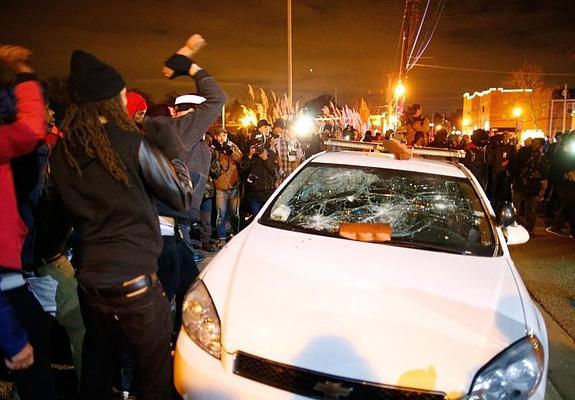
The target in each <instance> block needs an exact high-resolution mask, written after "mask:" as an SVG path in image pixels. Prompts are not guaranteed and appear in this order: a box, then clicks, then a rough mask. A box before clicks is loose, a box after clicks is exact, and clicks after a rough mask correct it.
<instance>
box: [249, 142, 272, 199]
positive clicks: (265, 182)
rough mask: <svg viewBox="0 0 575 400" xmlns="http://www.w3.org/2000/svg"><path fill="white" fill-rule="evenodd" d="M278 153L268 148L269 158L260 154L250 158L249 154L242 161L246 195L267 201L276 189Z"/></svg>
mask: <svg viewBox="0 0 575 400" xmlns="http://www.w3.org/2000/svg"><path fill="white" fill-rule="evenodd" d="M278 168H279V167H278V164H277V155H276V154H275V153H274V152H273V151H271V150H268V158H267V160H262V159H261V158H260V157H259V156H258V155H254V156H252V158H251V159H250V158H249V157H248V156H247V155H245V156H244V157H243V158H242V161H241V162H240V169H241V171H242V176H243V177H244V179H245V180H244V182H245V186H244V187H245V196H246V197H247V198H255V199H258V200H261V201H265V200H267V199H268V197H269V196H270V195H271V194H272V193H273V191H274V190H275V183H276V180H277V171H278Z"/></svg>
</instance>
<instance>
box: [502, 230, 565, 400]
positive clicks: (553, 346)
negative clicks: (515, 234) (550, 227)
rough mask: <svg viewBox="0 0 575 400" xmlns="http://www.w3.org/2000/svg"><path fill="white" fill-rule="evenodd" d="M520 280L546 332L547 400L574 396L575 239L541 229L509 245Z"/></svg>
mask: <svg viewBox="0 0 575 400" xmlns="http://www.w3.org/2000/svg"><path fill="white" fill-rule="evenodd" d="M510 252H511V256H512V258H513V261H514V263H515V266H516V267H517V269H518V270H519V273H520V274H521V277H522V279H523V282H524V283H525V285H526V286H527V289H528V290H529V292H530V293H531V296H532V298H533V299H534V300H535V301H536V303H537V305H538V306H539V309H540V310H541V311H542V313H543V316H544V318H545V323H546V325H547V331H548V333H549V347H550V350H549V352H550V360H549V383H548V386H547V396H546V399H547V400H558V399H563V400H575V304H574V301H575V240H574V239H569V238H568V237H567V236H564V237H560V236H555V235H552V234H550V233H547V232H545V230H544V227H543V225H542V223H540V224H539V225H538V226H537V228H536V229H535V234H534V235H533V236H532V237H531V239H530V240H529V242H527V243H526V244H523V245H517V246H510Z"/></svg>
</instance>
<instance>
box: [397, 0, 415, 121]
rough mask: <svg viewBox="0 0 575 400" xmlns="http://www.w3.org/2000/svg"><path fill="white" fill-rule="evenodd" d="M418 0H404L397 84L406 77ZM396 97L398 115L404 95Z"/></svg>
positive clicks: (403, 81) (403, 82) (400, 111)
mask: <svg viewBox="0 0 575 400" xmlns="http://www.w3.org/2000/svg"><path fill="white" fill-rule="evenodd" d="M419 2H420V0H405V7H404V9H403V23H402V27H401V56H400V63H399V72H398V73H399V75H398V82H397V85H399V84H405V81H406V79H407V65H408V64H409V61H410V60H409V53H410V49H411V48H412V46H413V45H414V43H413V41H414V35H413V28H414V27H415V26H417V20H418V12H417V6H418V4H419ZM396 97H397V98H396V114H397V115H398V116H399V114H401V113H402V111H403V108H404V102H405V96H397V95H396Z"/></svg>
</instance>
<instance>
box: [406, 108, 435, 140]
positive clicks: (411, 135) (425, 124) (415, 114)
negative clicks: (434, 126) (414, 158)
mask: <svg viewBox="0 0 575 400" xmlns="http://www.w3.org/2000/svg"><path fill="white" fill-rule="evenodd" d="M422 111H423V108H422V107H421V105H419V104H413V105H412V106H411V107H410V108H409V109H408V110H407V111H406V113H405V116H404V117H403V118H402V119H403V123H404V125H405V127H406V130H407V134H406V138H405V140H406V143H413V141H414V140H415V133H416V132H421V133H423V134H424V135H425V141H426V142H427V141H428V135H429V120H428V119H427V118H425V117H424V116H423V114H422Z"/></svg>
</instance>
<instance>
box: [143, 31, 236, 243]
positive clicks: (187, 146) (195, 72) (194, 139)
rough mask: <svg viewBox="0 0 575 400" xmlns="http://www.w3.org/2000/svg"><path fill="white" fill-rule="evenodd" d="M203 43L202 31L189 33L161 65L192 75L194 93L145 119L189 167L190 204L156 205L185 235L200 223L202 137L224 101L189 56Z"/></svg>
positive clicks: (206, 151) (206, 158) (204, 165)
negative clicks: (168, 112) (170, 110)
mask: <svg viewBox="0 0 575 400" xmlns="http://www.w3.org/2000/svg"><path fill="white" fill-rule="evenodd" d="M204 45H205V40H204V38H203V37H202V36H201V35H198V34H194V35H192V36H191V37H190V38H188V40H187V42H186V44H185V45H184V46H183V47H182V48H180V49H179V50H178V51H177V52H176V54H174V55H172V56H171V57H170V58H169V59H168V60H167V61H166V67H165V68H164V75H165V76H166V77H168V78H170V79H174V78H178V77H191V78H192V79H193V80H194V82H195V84H196V87H197V93H195V94H187V95H182V96H178V97H177V98H176V101H175V104H174V115H173V116H172V117H171V118H170V117H155V118H147V119H146V120H145V122H144V131H145V134H146V136H147V137H148V138H150V140H152V141H153V143H155V144H156V145H158V146H159V147H160V148H161V149H162V150H163V151H164V152H165V153H166V154H168V155H169V156H170V157H172V158H180V159H182V160H183V161H184V163H185V164H186V166H187V167H188V169H189V171H190V176H191V179H192V183H193V186H194V196H193V198H192V206H191V208H190V209H189V210H188V211H186V212H183V213H181V212H175V211H174V210H171V209H170V208H169V207H166V206H165V205H162V204H160V205H159V207H158V211H159V213H160V215H162V216H165V217H168V218H171V219H173V221H170V222H169V223H174V224H175V222H176V220H178V221H177V222H178V224H179V225H181V227H180V228H181V229H179V230H180V232H181V233H182V234H184V235H187V236H189V235H188V234H187V231H189V229H190V227H191V226H195V225H199V223H200V222H199V221H200V206H201V204H202V201H203V197H204V196H203V195H204V188H205V186H206V182H207V180H208V175H209V171H210V163H211V159H212V150H211V149H210V145H209V144H207V142H206V140H205V133H206V132H207V131H208V129H209V127H210V125H211V124H212V123H213V121H214V120H215V119H216V118H217V117H218V116H219V115H220V113H221V111H222V107H223V105H224V104H225V101H226V96H225V93H224V92H223V91H222V89H221V88H220V87H219V85H218V84H217V82H216V81H215V79H214V78H213V77H212V76H210V74H209V73H208V72H207V71H206V70H205V69H202V67H200V66H199V65H198V64H196V63H195V62H193V61H192V59H191V57H192V56H193V55H195V54H197V52H198V50H199V49H201V48H202V47H203V46H204ZM185 239H186V240H187V238H185Z"/></svg>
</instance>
